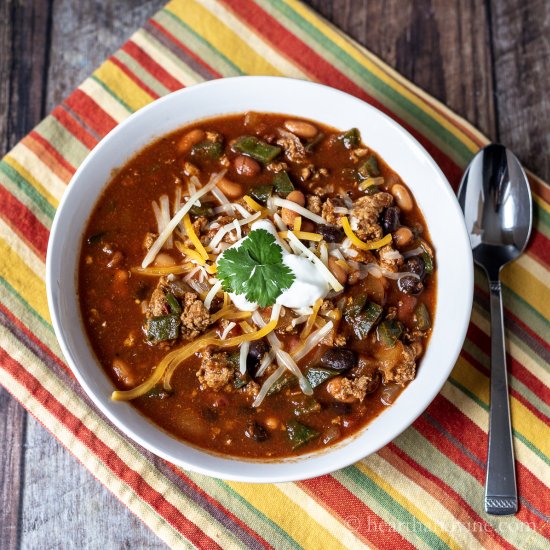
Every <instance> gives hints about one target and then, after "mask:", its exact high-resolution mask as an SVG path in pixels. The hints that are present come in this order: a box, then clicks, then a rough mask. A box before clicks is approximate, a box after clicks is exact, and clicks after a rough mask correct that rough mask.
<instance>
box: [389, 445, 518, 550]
mask: <svg viewBox="0 0 550 550" xmlns="http://www.w3.org/2000/svg"><path fill="white" fill-rule="evenodd" d="M378 454H379V455H380V456H381V457H382V458H384V459H385V460H387V461H388V462H390V463H391V464H392V465H393V466H394V467H395V468H396V469H398V470H399V471H400V472H401V473H403V474H405V475H406V476H407V477H409V478H410V479H412V480H413V481H414V482H415V483H417V484H418V485H420V486H421V487H422V488H423V489H424V490H425V491H427V492H428V493H431V495H432V497H434V498H436V499H437V500H438V501H439V502H440V503H441V504H442V505H443V506H444V507H445V508H447V509H449V510H450V511H451V513H452V514H453V516H455V517H456V518H457V520H458V521H460V522H461V523H462V524H463V525H465V526H466V527H467V528H470V526H472V527H474V526H475V524H476V523H477V524H478V525H480V524H481V525H483V529H482V530H475V529H471V528H470V530H471V531H472V534H473V535H474V536H475V537H476V538H477V539H478V540H479V541H480V542H482V543H484V544H485V543H488V541H487V538H486V537H484V536H483V535H484V534H488V535H489V537H491V539H494V540H495V541H498V543H499V544H500V545H502V546H505V547H507V548H511V549H513V548H515V547H514V546H513V545H511V544H510V543H509V542H507V541H506V540H505V539H503V538H502V537H501V536H500V534H499V533H498V532H497V531H495V530H494V529H493V528H492V527H491V525H490V524H488V523H487V522H486V521H485V520H484V519H483V518H482V517H481V516H480V515H478V514H477V512H476V511H475V510H474V509H473V508H472V507H471V506H470V505H469V504H468V503H467V502H466V501H465V500H464V499H463V498H462V497H461V496H460V495H459V494H458V493H457V492H456V491H455V490H454V489H453V488H452V487H451V486H450V485H447V484H446V483H444V482H443V481H442V480H441V479H440V478H439V477H437V476H435V475H433V474H432V473H431V472H429V471H428V470H426V468H424V467H423V466H421V465H420V464H419V463H418V462H416V461H415V460H413V459H412V458H411V457H410V456H409V455H408V454H407V453H405V452H403V451H402V450H401V449H400V448H399V447H397V446H396V445H395V444H394V443H390V444H389V445H387V446H386V447H384V448H382V449H381V450H380V451H379V452H378ZM392 455H393V456H392ZM408 469H410V471H409V472H407V470H408ZM430 484H431V485H430ZM434 485H435V486H436V487H437V488H438V489H440V490H441V492H440V491H437V495H436V494H434V492H435V489H433V486H434ZM441 495H444V498H443V499H442V498H441ZM447 499H450V500H452V501H453V502H454V503H455V505H452V507H451V508H449V505H448V504H447V502H446V500H447ZM457 509H458V512H459V515H458V516H457V515H456V513H455V511H456V510H457Z"/></svg>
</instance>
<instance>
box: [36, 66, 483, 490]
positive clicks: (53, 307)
mask: <svg viewBox="0 0 550 550" xmlns="http://www.w3.org/2000/svg"><path fill="white" fill-rule="evenodd" d="M243 81H244V85H247V83H249V84H250V85H252V84H254V85H266V86H273V85H282V86H285V85H288V86H290V87H292V86H298V87H303V88H304V89H309V90H311V91H312V93H321V94H323V93H327V92H330V93H331V94H336V95H337V96H338V95H339V96H341V97H343V98H345V99H346V101H350V100H352V101H354V102H356V103H357V106H358V108H360V109H370V110H372V111H375V112H376V114H377V115H378V116H379V117H381V118H382V119H383V120H384V122H385V123H386V124H388V125H389V126H391V127H392V129H393V130H394V131H396V132H398V133H400V134H401V135H402V137H403V138H404V139H405V140H407V141H409V142H410V143H411V145H412V146H413V147H415V148H416V150H417V151H418V152H419V153H420V154H421V156H422V157H423V160H424V161H425V162H427V163H428V164H429V167H430V168H431V169H432V170H433V171H434V172H435V173H436V175H437V176H438V178H439V179H440V180H441V183H443V187H442V191H443V192H444V193H445V194H446V195H447V197H448V204H446V205H445V206H446V207H448V208H453V210H454V211H455V214H457V213H458V214H459V216H460V219H461V220H462V222H463V223H462V224H461V227H460V228H458V227H457V228H456V229H457V231H459V232H460V233H461V237H462V238H461V241H462V243H463V244H465V245H467V247H465V248H464V252H466V254H467V255H468V257H469V260H470V261H469V262H468V263H467V265H464V266H462V269H463V271H462V272H461V276H462V280H463V285H464V289H463V292H464V306H465V307H464V309H463V311H462V312H460V313H461V314H462V315H461V317H462V318H461V319H460V321H461V322H460V326H459V327H458V330H457V331H456V333H455V335H454V336H455V337H456V338H455V340H454V343H453V344H449V351H448V358H449V361H448V363H449V364H448V365H447V366H446V368H445V369H443V374H444V376H443V375H441V376H440V378H439V380H438V383H436V384H434V385H432V386H431V389H430V391H428V392H426V393H424V394H423V396H422V399H421V405H420V406H419V407H417V408H416V409H415V410H414V413H413V414H411V415H409V416H407V419H406V421H405V422H404V423H403V424H401V425H399V426H398V427H397V428H394V429H389V430H388V431H387V433H386V435H385V436H383V437H380V438H379V439H378V440H377V443H376V445H375V446H374V447H373V448H372V449H371V450H369V452H368V453H367V454H361V453H360V452H359V453H357V452H356V453H350V454H349V455H348V456H346V457H345V458H343V459H341V460H339V462H338V463H337V464H336V465H334V466H333V465H331V464H327V465H325V466H324V467H317V468H314V469H312V470H309V469H308V468H307V466H306V465H307V464H308V462H309V459H310V458H315V456H317V455H318V454H323V455H325V454H328V453H330V452H331V451H332V450H334V449H335V447H336V448H341V447H346V446H347V445H348V443H350V442H351V441H352V440H354V439H356V438H357V437H361V435H363V434H365V433H367V432H368V425H367V427H366V428H364V429H362V430H360V431H359V432H357V434H355V435H352V436H351V437H348V438H346V439H345V440H343V442H342V444H337V445H336V446H333V447H330V448H328V449H327V450H326V451H323V452H322V453H312V454H305V455H300V456H298V457H290V458H289V459H285V460H279V461H277V462H276V464H279V465H280V464H291V463H296V462H300V463H303V464H304V468H303V471H302V472H301V473H299V472H295V473H278V474H274V473H270V474H269V475H267V476H259V475H251V474H248V473H247V472H246V471H245V472H243V473H242V474H233V473H228V472H222V471H221V470H218V469H215V468H210V467H204V466H202V465H201V464H197V463H196V462H189V461H188V460H186V459H184V458H181V457H177V456H174V455H173V454H171V453H169V452H165V451H164V450H163V449H160V448H159V447H157V446H156V445H155V444H153V443H151V442H150V441H148V440H147V439H146V438H144V437H142V436H141V435H140V434H137V433H136V432H135V431H134V430H133V429H132V428H131V427H129V426H128V425H127V424H126V423H125V422H123V421H122V420H121V419H120V418H119V417H118V416H117V414H115V413H114V412H112V411H111V410H109V409H108V408H107V407H106V406H104V404H103V403H102V402H101V400H100V398H99V397H97V396H96V394H95V392H94V391H93V390H92V389H91V387H90V386H89V385H88V383H87V381H86V380H85V378H84V375H83V374H82V373H81V372H80V370H79V368H78V365H77V362H76V361H75V360H74V358H73V356H72V353H71V351H70V349H69V347H68V346H67V343H66V341H65V336H64V332H63V324H62V319H61V315H60V310H59V300H58V294H57V292H56V289H55V288H54V287H55V285H54V281H55V279H56V278H55V270H56V265H55V262H54V259H53V258H54V256H56V259H57V258H58V257H59V256H60V252H61V251H60V250H59V244H58V243H59V241H60V236H61V235H62V232H63V231H64V227H63V226H62V221H63V214H64V208H65V205H66V204H67V203H68V202H69V200H70V198H71V197H72V196H73V195H74V194H77V193H79V192H80V189H79V187H78V184H77V182H78V181H79V178H80V176H81V174H82V173H83V172H85V170H86V169H87V167H88V166H89V165H90V164H93V163H94V162H95V158H96V157H97V156H98V154H99V152H100V151H102V150H103V149H104V148H105V147H108V146H109V144H110V142H111V141H112V140H113V139H114V138H115V137H116V136H117V135H118V134H119V133H121V132H124V131H125V129H126V128H127V127H128V126H131V125H132V124H134V122H135V121H136V120H138V119H140V118H141V117H144V116H145V115H146V114H147V113H149V112H150V111H152V110H155V109H158V108H159V106H160V105H162V104H164V103H165V102H170V101H174V97H176V96H177V97H179V96H185V95H186V94H189V93H197V92H198V91H201V90H206V89H208V88H212V87H220V86H221V87H223V86H227V85H230V84H231V83H235V82H238V83H241V84H243ZM234 112H237V111H231V110H226V111H223V112H222V113H220V115H219V116H223V115H224V114H231V113H234ZM239 112H242V110H241V111H239ZM265 112H268V111H265ZM273 112H280V111H277V110H275V111H273ZM214 116H218V115H208V116H206V117H199V118H197V119H194V120H201V119H208V118H212V117H214ZM191 123H192V122H185V123H182V124H180V127H184V126H186V125H189V124H191ZM164 134H165V133H164ZM162 135H163V134H159V135H158V137H161V136H162ZM150 141H151V140H150ZM143 147H144V146H143V145H140V146H136V147H135V148H134V153H133V154H137V153H138V152H139V151H141V150H142V149H143ZM130 158H131V157H127V158H125V159H122V160H121V161H120V162H119V164H118V166H124V164H125V163H127V162H128V161H129V159H130ZM383 158H384V157H383ZM390 166H391V165H390ZM109 181H110V180H107V181H105V182H103V184H102V187H101V189H104V188H105V186H106V185H107V184H108V183H109ZM75 184H76V185H75ZM96 203H97V196H96V200H95V202H94V204H96ZM438 285H439V281H438ZM46 291H47V299H48V307H49V311H50V315H51V318H52V325H53V328H54V332H55V335H56V338H57V340H58V342H59V345H60V347H61V350H62V352H63V356H64V358H65V360H66V361H67V363H68V365H69V366H70V368H71V370H72V372H73V374H74V375H75V377H76V378H77V380H78V382H79V384H80V385H81V386H82V387H83V389H84V391H85V393H86V394H87V395H88V397H89V398H90V399H91V400H92V402H93V403H94V405H95V406H96V407H97V408H98V409H99V410H100V411H101V413H102V414H103V415H105V417H106V418H107V419H108V420H109V421H110V422H112V423H113V424H114V425H115V426H116V427H117V428H118V429H119V430H120V431H122V432H123V433H124V434H125V435H126V436H128V437H129V438H130V439H131V440H133V441H135V442H137V443H138V444H140V445H141V446H143V447H144V448H145V449H147V450H149V451H151V452H152V453H154V454H155V455H157V456H160V457H161V458H163V459H165V460H167V461H169V462H171V463H173V464H176V465H178V466H180V467H183V468H186V469H189V470H191V471H195V472H197V473H200V474H205V475H209V476H212V477H218V478H220V477H221V478H223V479H226V480H231V481H245V482H252V483H277V482H287V481H298V480H304V479H309V478H313V477H317V476H320V475H324V474H327V473H330V472H333V471H335V470H339V469H341V468H344V467H347V466H349V465H351V464H353V463H355V462H357V461H358V460H361V459H363V458H365V457H366V456H368V455H370V454H373V453H375V452H377V451H378V450H379V449H381V448H382V447H384V446H385V445H387V444H388V443H389V442H390V441H392V440H393V439H395V438H396V437H397V436H398V435H399V434H401V433H402V432H403V431H405V430H406V429H407V428H408V427H409V426H410V425H411V424H412V423H413V422H414V421H415V420H416V419H417V418H418V417H419V416H420V415H421V414H422V413H423V412H424V411H425V410H426V408H427V407H428V406H429V405H430V403H431V402H432V401H433V399H434V398H435V396H436V395H437V394H438V393H439V392H440V390H441V388H442V387H443V385H444V383H445V382H446V380H447V378H448V376H449V374H450V372H451V370H452V369H453V367H454V364H455V363H456V360H457V358H458V356H459V354H460V351H461V349H462V345H463V342H464V339H465V337H466V331H467V329H468V324H469V318H470V314H471V308H472V302H473V260H472V253H471V248H470V241H469V237H468V234H467V230H466V225H465V223H464V220H463V216H462V211H461V210H460V206H459V204H458V201H457V199H456V195H455V193H454V191H453V190H452V188H451V185H450V184H449V182H448V180H447V178H446V177H445V175H444V174H443V172H442V170H441V169H440V168H439V166H438V165H437V163H436V162H435V161H434V159H433V158H432V157H431V155H430V154H429V153H428V152H427V151H426V149H425V148H424V147H423V146H422V145H421V144H420V143H419V142H418V140H417V139H416V138H415V137H414V136H412V135H411V134H410V133H409V132H408V131H407V130H406V129H405V128H403V127H402V126H401V125H400V124H399V123H397V122H396V121H394V120H393V119H392V118H390V117H389V116H388V115H386V114H385V113H383V112H382V111H380V110H379V109H377V108H376V107H374V106H372V105H370V104H369V103H366V102H364V101H362V100H360V99H359V98H356V97H354V96H352V95H350V94H347V93H346V92H343V91H341V90H337V89H335V88H332V87H330V86H325V85H323V84H319V83H316V82H310V81H307V80H300V79H293V78H286V77H273V76H237V77H229V78H223V79H217V80H210V81H207V82H203V83H200V84H195V85H193V86H190V87H187V88H183V89H181V90H178V91H175V92H172V93H170V94H167V95H165V96H163V97H161V98H159V99H157V100H155V101H153V102H152V103H150V104H148V105H146V106H145V107H143V108H141V109H139V110H138V111H136V112H134V113H133V114H131V115H130V116H129V117H128V118H126V119H125V120H124V121H122V122H121V123H120V124H118V125H117V126H115V127H114V128H113V129H112V130H111V131H110V132H109V133H108V134H106V135H105V136H104V137H103V138H102V139H101V140H100V142H99V143H98V144H97V145H96V146H95V147H94V148H93V149H92V150H91V151H90V153H89V154H88V155H87V157H86V158H85V159H84V161H83V162H82V163H81V164H80V166H79V167H78V169H77V170H76V172H75V173H74V175H73V177H72V178H71V181H70V184H69V185H68V187H67V188H66V190H65V192H64V193H63V196H62V198H61V201H60V203H59V206H58V208H57V210H56V213H55V217H54V220H53V223H52V226H51V231H50V237H49V240H48V249H47V255H46ZM437 307H438V306H437V304H436V309H437ZM78 314H79V315H80V311H78ZM438 314H439V313H438ZM82 328H83V327H82ZM86 338H87V337H86ZM96 363H97V358H96ZM97 367H98V369H100V370H101V366H100V365H99V364H97ZM413 383H414V381H413V382H411V384H413ZM130 406H131V405H130ZM382 414H383V413H382ZM377 418H378V417H377ZM377 418H375V419H374V420H373V421H376V419H377ZM143 420H144V422H148V423H149V424H150V425H151V426H153V427H154V428H155V429H156V430H160V431H164V430H163V429H162V428H160V427H159V426H157V425H156V424H154V423H152V422H151V421H150V420H148V419H146V417H143ZM165 433H167V432H165ZM170 437H172V438H174V436H170ZM174 439H176V440H177V441H179V442H180V443H181V445H183V446H187V447H193V446H192V445H190V444H188V443H187V442H185V441H182V440H178V439H177V438H174ZM201 451H202V452H204V453H206V454H208V455H209V456H211V454H210V453H208V451H205V450H203V449H201ZM221 460H223V461H228V462H231V463H235V462H241V463H243V464H245V465H246V464H252V463H258V462H259V463H260V464H265V465H266V466H267V465H269V464H271V463H272V461H261V460H260V461H249V460H247V459H246V458H240V457H232V456H229V455H228V456H223V455H222V457H221Z"/></svg>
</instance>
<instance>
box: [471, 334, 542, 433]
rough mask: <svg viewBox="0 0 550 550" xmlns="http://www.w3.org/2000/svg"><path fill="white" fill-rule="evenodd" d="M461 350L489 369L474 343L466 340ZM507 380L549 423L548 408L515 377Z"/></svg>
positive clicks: (489, 363)
mask: <svg viewBox="0 0 550 550" xmlns="http://www.w3.org/2000/svg"><path fill="white" fill-rule="evenodd" d="M463 349H464V350H466V351H467V352H468V353H469V354H470V355H471V356H472V358H473V359H474V360H475V361H477V362H478V363H480V364H481V365H482V366H483V367H485V368H486V369H490V366H491V360H490V357H489V356H488V355H487V354H486V353H485V352H484V351H482V350H481V349H480V348H479V347H478V346H477V345H476V344H475V343H474V342H472V341H471V340H469V339H466V341H465V342H464V347H463ZM509 378H510V385H511V387H512V388H513V389H514V390H515V391H517V392H518V393H519V394H520V395H521V396H522V397H523V398H524V399H526V400H527V401H528V402H529V403H530V404H531V405H533V406H534V407H535V408H536V409H537V410H538V411H540V412H541V413H542V414H543V415H545V416H546V417H547V420H546V422H547V423H550V407H549V406H548V405H547V404H546V403H545V402H544V401H542V400H541V399H540V398H539V397H538V396H537V395H536V394H535V393H533V392H532V391H531V390H530V389H529V388H528V387H527V386H526V385H525V384H524V383H523V382H521V381H520V380H518V379H517V378H516V377H515V376H510V377H509Z"/></svg>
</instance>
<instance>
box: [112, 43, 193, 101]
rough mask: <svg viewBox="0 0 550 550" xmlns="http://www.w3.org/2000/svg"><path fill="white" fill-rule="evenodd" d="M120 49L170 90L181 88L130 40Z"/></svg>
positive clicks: (178, 83) (180, 84)
mask: <svg viewBox="0 0 550 550" xmlns="http://www.w3.org/2000/svg"><path fill="white" fill-rule="evenodd" d="M122 50H123V51H125V52H126V53H127V54H128V55H130V56H131V57H133V58H134V59H135V60H136V61H137V62H138V63H139V64H140V65H141V66H142V67H143V68H144V69H145V70H146V71H148V72H149V73H150V74H151V75H153V76H154V77H155V78H156V79H157V80H158V81H159V82H160V83H161V84H162V85H163V86H165V87H166V88H168V90H170V91H171V92H173V91H175V90H179V89H180V88H182V83H181V82H179V81H178V80H176V79H175V78H174V77H173V76H172V75H171V74H170V73H169V72H167V71H165V70H164V69H163V67H161V66H160V65H159V64H158V63H157V62H156V61H155V60H154V59H153V58H152V57H150V56H149V55H148V54H147V53H146V52H145V51H143V50H142V49H141V48H140V47H139V46H138V45H137V44H134V42H132V41H131V40H129V41H128V42H126V44H124V46H122Z"/></svg>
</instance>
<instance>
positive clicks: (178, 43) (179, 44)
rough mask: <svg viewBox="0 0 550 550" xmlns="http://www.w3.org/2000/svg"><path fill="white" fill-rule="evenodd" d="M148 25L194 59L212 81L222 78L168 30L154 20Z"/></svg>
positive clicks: (150, 20)
mask: <svg viewBox="0 0 550 550" xmlns="http://www.w3.org/2000/svg"><path fill="white" fill-rule="evenodd" d="M149 24H150V25H151V26H152V27H154V28H155V29H157V30H158V31H159V32H161V33H162V34H163V35H164V36H166V37H167V38H169V39H170V41H171V42H173V43H174V44H175V45H176V46H177V47H178V48H179V49H180V50H182V51H183V52H185V54H186V55H187V56H188V57H190V58H192V59H194V60H195V61H196V62H197V63H198V64H199V65H202V66H203V67H204V68H205V69H206V70H207V71H208V72H209V73H210V74H211V75H212V79H215V78H222V76H223V75H222V74H221V73H219V72H218V71H216V70H215V69H214V68H213V67H212V66H211V65H209V64H208V63H207V62H206V61H205V60H204V59H203V58H202V57H200V56H198V55H197V54H196V53H195V52H194V51H193V50H190V49H189V48H188V47H187V46H186V45H185V44H184V43H183V42H181V41H180V40H179V39H178V38H177V37H176V36H175V35H173V34H172V33H171V32H170V31H169V30H167V29H165V28H164V27H162V26H161V25H160V24H159V23H158V22H157V21H155V20H154V19H149Z"/></svg>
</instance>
